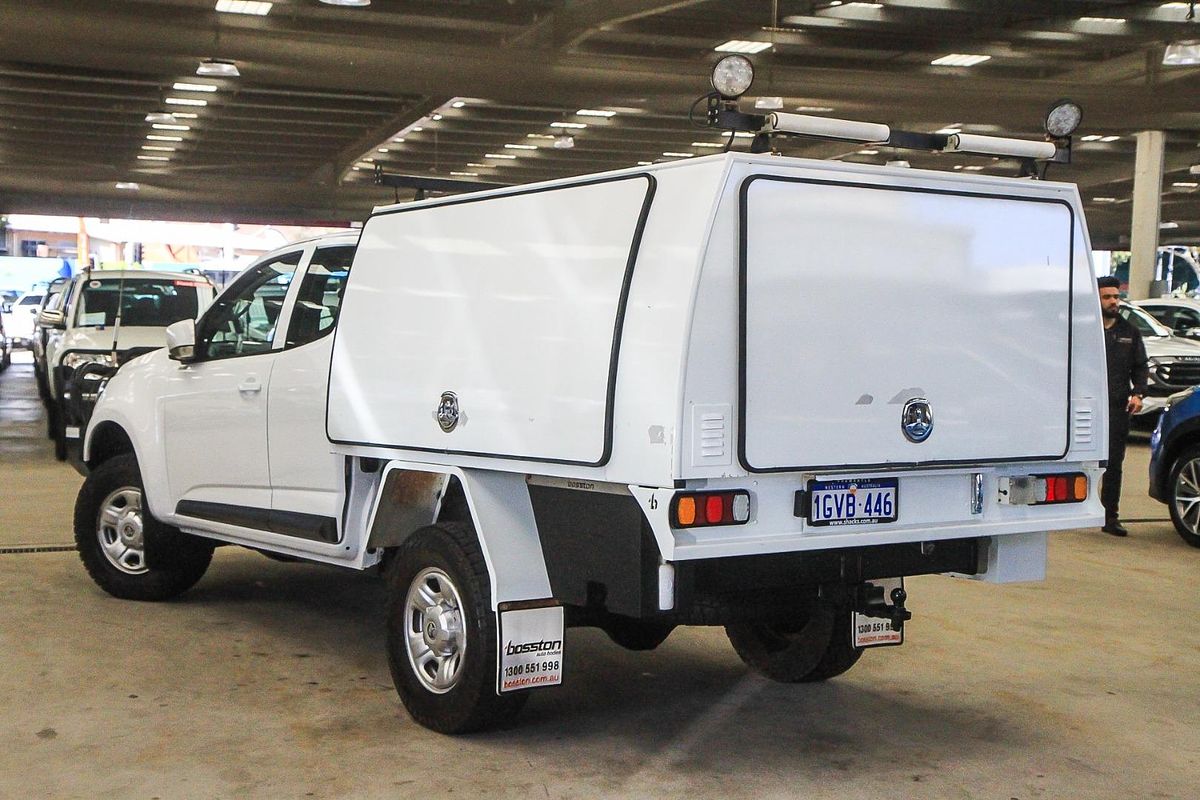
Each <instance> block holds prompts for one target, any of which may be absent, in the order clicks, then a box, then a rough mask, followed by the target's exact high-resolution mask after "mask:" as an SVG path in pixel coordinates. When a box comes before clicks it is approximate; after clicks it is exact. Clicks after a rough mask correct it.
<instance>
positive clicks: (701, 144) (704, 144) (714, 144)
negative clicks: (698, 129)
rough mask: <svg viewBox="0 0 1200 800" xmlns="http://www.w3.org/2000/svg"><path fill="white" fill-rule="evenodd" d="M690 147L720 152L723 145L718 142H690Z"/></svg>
mask: <svg viewBox="0 0 1200 800" xmlns="http://www.w3.org/2000/svg"><path fill="white" fill-rule="evenodd" d="M692 147H710V148H713V149H714V150H722V149H724V147H725V145H724V144H721V143H720V142H692Z"/></svg>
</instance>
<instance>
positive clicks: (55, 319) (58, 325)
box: [37, 309, 67, 331]
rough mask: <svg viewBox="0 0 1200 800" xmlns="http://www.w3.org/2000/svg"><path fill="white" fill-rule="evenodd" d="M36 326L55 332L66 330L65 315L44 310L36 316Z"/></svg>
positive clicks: (55, 311)
mask: <svg viewBox="0 0 1200 800" xmlns="http://www.w3.org/2000/svg"><path fill="white" fill-rule="evenodd" d="M37 324H38V325H41V326H42V327H43V328H53V329H55V330H59V331H61V330H66V327H67V315H66V314H65V313H63V312H62V311H58V310H52V309H46V310H45V311H42V312H41V313H39V314H38V316H37Z"/></svg>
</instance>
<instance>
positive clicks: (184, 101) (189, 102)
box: [165, 97, 208, 106]
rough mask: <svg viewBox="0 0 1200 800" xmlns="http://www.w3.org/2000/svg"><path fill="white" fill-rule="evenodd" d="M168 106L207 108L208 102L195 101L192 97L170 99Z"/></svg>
mask: <svg viewBox="0 0 1200 800" xmlns="http://www.w3.org/2000/svg"><path fill="white" fill-rule="evenodd" d="M165 102H166V103H167V105H171V106H206V105H208V101H207V100H193V99H192V98H190V97H168V98H166V101H165Z"/></svg>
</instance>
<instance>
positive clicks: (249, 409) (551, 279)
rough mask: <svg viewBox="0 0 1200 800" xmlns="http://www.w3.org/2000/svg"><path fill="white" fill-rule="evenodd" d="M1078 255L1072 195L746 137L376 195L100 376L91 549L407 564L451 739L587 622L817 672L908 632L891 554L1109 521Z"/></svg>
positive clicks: (1040, 565)
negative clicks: (727, 143) (778, 146)
mask: <svg viewBox="0 0 1200 800" xmlns="http://www.w3.org/2000/svg"><path fill="white" fill-rule="evenodd" d="M1014 231H1019V232H1020V235H1014V233H1013V232H1014ZM352 251H353V256H351V253H352ZM1090 251H1091V248H1090V246H1089V243H1088V239H1087V230H1086V227H1085V226H1084V224H1083V208H1082V204H1081V203H1080V199H1079V196H1078V193H1077V192H1076V190H1075V187H1074V186H1071V185H1067V184H1060V183H1051V182H1045V181H1030V180H1017V179H1006V178H1001V177H995V176H973V175H961V174H947V173H937V172H928V171H922V170H915V169H894V168H880V167H875V166H871V165H860V164H845V163H840V162H833V161H809V160H803V159H794V158H783V157H772V156H767V155H750V154H745V153H728V154H724V155H714V156H709V157H704V158H695V159H688V160H687V161H686V162H676V163H670V164H658V165H653V166H650V167H646V168H645V169H632V170H623V171H619V172H613V173H608V174H604V175H598V176H589V177H582V178H571V179H564V180H558V181H553V182H548V183H545V184H538V185H533V186H525V187H512V188H507V189H499V190H493V191H482V192H478V193H474V194H470V195H466V196H461V197H453V198H443V199H436V200H429V201H424V202H419V203H411V204H406V205H396V206H388V207H384V208H380V209H377V210H376V211H375V213H374V214H373V215H372V216H371V217H370V219H369V220H368V221H367V222H366V224H365V226H364V228H363V230H362V234H361V239H357V244H356V237H353V236H348V237H340V238H333V239H321V240H316V241H311V242H306V243H303V244H300V245H295V246H292V247H288V248H284V249H282V250H280V251H277V252H275V253H273V254H271V255H269V256H268V257H266V258H264V259H263V260H261V261H260V262H258V263H257V264H255V265H254V266H252V267H251V268H250V269H249V270H248V271H247V272H245V273H244V274H243V275H241V276H240V277H239V278H238V279H237V280H236V281H235V282H234V283H233V284H232V285H231V286H229V287H228V288H227V289H226V290H225V292H224V293H223V294H221V296H220V297H218V298H217V300H216V302H215V303H214V304H213V306H212V307H211V308H210V309H209V310H208V311H207V312H206V313H205V314H203V315H202V316H201V317H200V319H199V320H198V321H197V322H195V323H192V322H191V321H183V322H180V323H177V324H175V325H173V326H171V327H170V328H169V329H168V331H167V338H168V349H167V350H159V351H156V352H154V353H151V354H150V355H147V356H145V357H143V358H140V359H137V360H135V361H133V362H131V363H129V364H127V365H126V366H125V367H123V368H122V369H121V370H120V372H118V373H117V374H116V375H115V376H114V377H113V378H112V379H111V380H109V381H108V383H107V385H106V388H105V389H104V391H103V393H102V395H101V398H100V401H99V403H98V404H97V406H96V409H95V413H94V414H93V416H92V419H91V424H90V425H89V427H88V429H87V433H86V441H85V447H84V457H85V460H86V463H87V465H88V466H89V468H90V470H91V471H90V474H89V475H88V477H87V480H86V481H85V483H84V485H83V488H82V490H81V492H80V495H79V499H78V503H77V505H76V513H75V536H76V541H77V543H78V546H79V552H80V556H81V558H82V559H83V562H84V565H85V566H86V567H87V569H88V571H89V573H90V574H91V575H92V577H93V578H94V579H95V581H96V582H97V583H98V584H99V585H100V586H101V587H103V588H104V589H105V590H106V591H108V592H110V593H112V594H114V595H117V596H119V597H127V598H137V599H162V598H167V597H172V596H174V595H177V594H179V593H180V592H183V591H185V590H186V589H187V588H188V587H190V586H191V585H192V584H193V583H195V582H196V581H197V580H199V579H200V577H201V575H202V574H203V573H204V571H205V569H206V568H207V567H208V565H209V560H210V558H211V554H212V548H213V546H214V544H216V543H231V544H238V545H243V546H246V547H251V548H254V549H256V550H260V551H265V552H269V553H272V554H279V555H282V556H287V557H292V558H300V559H305V560H309V561H315V562H321V563H327V564H335V565H341V566H344V567H348V568H354V569H366V568H372V567H379V568H382V569H385V570H386V572H387V575H388V578H389V581H390V585H391V588H392V593H391V597H390V600H389V610H388V644H387V647H388V658H389V664H390V666H391V671H392V677H393V680H394V682H395V685H396V689H397V692H398V693H399V695H400V697H401V699H402V701H403V702H404V704H405V706H406V707H407V709H408V710H409V712H410V713H411V714H412V716H413V717H414V719H416V720H417V721H418V722H420V723H421V724H423V725H426V726H428V727H430V728H433V729H436V730H439V731H445V732H460V731H466V730H472V729H477V728H480V727H484V726H487V725H490V724H494V723H497V722H499V721H501V720H504V719H506V718H508V717H511V716H512V715H513V714H515V713H516V712H517V710H518V709H519V708H520V707H521V705H522V704H523V703H524V701H525V699H526V694H527V691H526V690H529V689H533V688H538V687H544V686H551V685H554V684H557V683H559V682H561V681H562V679H563V674H564V672H563V665H564V663H565V658H567V650H566V646H565V644H564V642H565V639H564V628H565V627H567V626H569V625H595V626H599V627H601V628H603V629H604V630H605V631H606V632H607V633H608V634H609V635H610V636H611V637H612V638H613V639H614V640H615V641H616V642H618V643H619V644H621V645H623V646H625V647H630V648H634V649H649V648H652V647H655V646H657V645H658V644H659V643H661V642H662V641H663V640H664V639H665V638H666V637H667V636H668V635H669V634H670V632H671V630H672V629H673V628H674V627H675V626H676V625H724V626H725V628H726V631H727V633H728V636H729V639H730V641H731V643H732V644H733V646H734V648H735V650H736V651H737V653H738V654H739V655H740V656H741V658H742V659H743V660H744V661H745V662H746V663H747V664H748V665H749V666H751V667H752V668H753V669H755V670H758V671H760V672H761V673H763V674H765V675H767V676H769V677H771V678H773V679H775V680H780V681H786V682H805V681H819V680H825V679H827V678H831V677H833V676H836V675H838V674H840V673H842V672H844V671H846V670H847V669H850V668H851V667H852V666H853V665H854V663H855V662H856V661H857V660H858V659H859V657H860V656H861V655H862V653H863V652H864V649H865V648H867V647H873V646H878V645H896V644H900V643H901V641H902V639H903V630H904V628H903V623H904V621H905V620H906V619H908V617H909V616H910V613H909V612H908V611H907V610H906V608H905V598H906V595H905V591H904V588H903V585H902V582H903V578H904V576H907V575H918V574H926V573H954V574H957V575H961V576H971V577H974V578H978V579H982V580H986V581H991V582H997V583H1003V582H1008V581H1017V580H1040V579H1041V578H1042V577H1043V576H1044V570H1045V560H1046V547H1047V531H1052V530H1060V529H1067V528H1077V527H1081V526H1085V525H1099V524H1100V522H1101V519H1102V515H1101V508H1100V504H1099V500H1098V494H1097V492H1096V488H1097V485H1098V482H1099V478H1100V475H1101V463H1102V462H1103V460H1104V458H1105V456H1106V453H1105V446H1106V444H1105V442H1106V439H1105V436H1104V434H1103V431H1104V430H1106V425H1107V421H1106V419H1105V413H1106V403H1105V400H1104V398H1105V397H1106V396H1107V393H1106V389H1105V372H1104V342H1103V335H1102V326H1101V324H1100V308H1099V303H1098V300H1097V295H1096V284H1095V275H1094V272H1093V270H1092V267H1091V264H1090V261H1089V254H1090ZM848 314H854V315H855V318H856V319H858V320H860V322H859V323H858V324H854V325H849V326H848V325H846V324H845V320H846V318H847V315H848ZM1017 331H1019V332H1020V333H1019V335H1017V334H1016V333H1015V332H1017Z"/></svg>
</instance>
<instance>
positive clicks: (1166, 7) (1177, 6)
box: [1159, 3, 1191, 11]
mask: <svg viewBox="0 0 1200 800" xmlns="http://www.w3.org/2000/svg"><path fill="white" fill-rule="evenodd" d="M1159 8H1160V9H1162V10H1163V11H1187V10H1188V9H1190V8H1191V4H1190V3H1163V4H1162V5H1161V6H1159Z"/></svg>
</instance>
